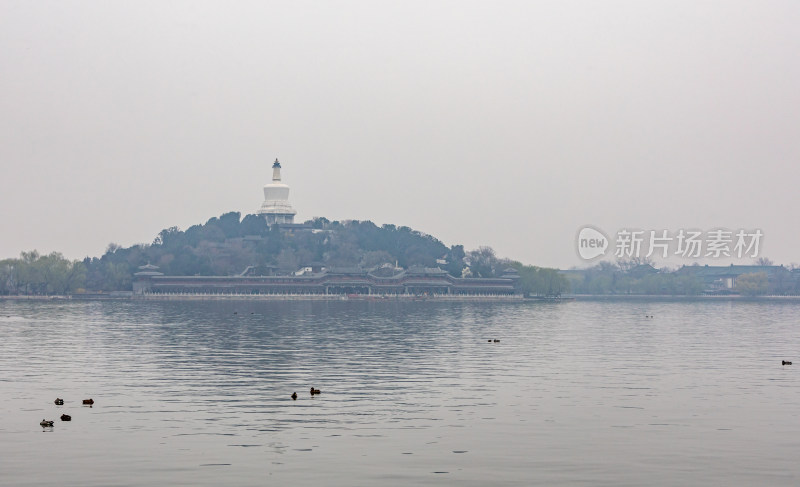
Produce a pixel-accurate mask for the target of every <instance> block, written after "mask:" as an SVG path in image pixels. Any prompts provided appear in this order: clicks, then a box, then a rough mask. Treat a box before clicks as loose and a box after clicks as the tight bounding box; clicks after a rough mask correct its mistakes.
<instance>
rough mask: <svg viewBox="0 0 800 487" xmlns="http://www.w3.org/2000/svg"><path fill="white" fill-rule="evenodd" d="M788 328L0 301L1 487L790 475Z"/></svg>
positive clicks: (635, 308)
mask: <svg viewBox="0 0 800 487" xmlns="http://www.w3.org/2000/svg"><path fill="white" fill-rule="evenodd" d="M645 315H653V318H646V317H645ZM799 320H800V303H796V302H787V303H781V302H729V301H722V302H717V301H713V302H709V301H697V302H625V301H620V302H583V301H576V302H565V303H558V304H537V303H505V304H501V303H441V302H431V301H427V302H399V303H398V302H354V301H348V302H285V303H282V302H255V303H253V302H247V303H234V302H191V303H180V302H125V301H119V302H22V301H0V485H14V486H26V485H37V486H38V485H56V484H57V485H59V486H82V487H85V486H139V485H191V486H195V485H209V486H211V485H215V486H216V485H242V486H244V485H273V484H277V483H279V482H283V483H290V484H291V485H297V486H303V485H312V484H313V485H341V486H354V485H364V486H375V485H381V486H383V485H398V486H399V485H454V486H455V485H458V486H464V485H475V486H486V485H514V486H517V485H519V486H522V485H543V486H578V485H580V486H589V485H591V486H605V485H607V486H625V485H630V486H641V485H664V486H675V485H693V486H699V485H709V486H711V485H714V486H718V485H725V486H726V487H731V486H752V485H770V486H779V485H786V486H790V485H791V486H795V485H800V462H799V461H798V457H799V455H800V360H798V359H800V323H799ZM495 338H496V339H499V340H500V342H499V343H488V342H487V340H489V339H495ZM781 360H795V365H793V366H782V365H781ZM312 386H313V387H316V388H319V389H321V390H322V393H321V394H320V395H318V396H314V397H312V396H311V395H310V393H309V389H310V388H311V387H312ZM294 391H297V394H298V396H299V397H298V399H297V400H296V401H294V400H292V399H291V397H290V395H291V393H292V392H294ZM56 397H61V398H64V401H65V404H64V405H63V406H56V405H55V404H54V403H53V400H54V399H55V398H56ZM89 397H91V398H93V399H94V400H95V404H94V406H93V407H91V408H90V407H88V406H82V405H81V400H82V399H85V398H89ZM62 413H67V414H70V415H72V418H73V420H72V421H71V422H61V421H60V420H59V419H58V418H59V416H60V415H61V414H62ZM43 418H46V419H51V420H55V426H54V427H53V428H45V429H43V428H42V427H40V426H39V422H40V421H41V420H42V419H43Z"/></svg>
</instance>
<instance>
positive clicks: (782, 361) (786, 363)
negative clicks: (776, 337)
mask: <svg viewBox="0 0 800 487" xmlns="http://www.w3.org/2000/svg"><path fill="white" fill-rule="evenodd" d="M781 365H792V363H791V362H789V361H788V360H781Z"/></svg>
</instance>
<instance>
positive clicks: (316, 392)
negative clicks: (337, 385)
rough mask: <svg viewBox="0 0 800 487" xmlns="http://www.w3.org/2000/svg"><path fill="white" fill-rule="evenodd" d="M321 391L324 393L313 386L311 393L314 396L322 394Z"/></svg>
mask: <svg viewBox="0 0 800 487" xmlns="http://www.w3.org/2000/svg"><path fill="white" fill-rule="evenodd" d="M320 393H322V391H320V390H319V389H314V388H313V387H312V388H311V395H312V396H313V395H314V394H320Z"/></svg>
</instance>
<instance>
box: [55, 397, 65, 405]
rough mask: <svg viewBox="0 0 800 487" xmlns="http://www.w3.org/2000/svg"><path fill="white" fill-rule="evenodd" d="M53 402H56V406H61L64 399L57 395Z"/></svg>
mask: <svg viewBox="0 0 800 487" xmlns="http://www.w3.org/2000/svg"><path fill="white" fill-rule="evenodd" d="M53 402H54V403H56V406H63V405H64V400H63V399H61V398H60V397H57V398H56V400H55V401H53Z"/></svg>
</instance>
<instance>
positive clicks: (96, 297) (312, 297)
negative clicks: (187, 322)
mask: <svg viewBox="0 0 800 487" xmlns="http://www.w3.org/2000/svg"><path fill="white" fill-rule="evenodd" d="M0 300H3V301H372V302H390V301H403V302H413V301H438V302H523V301H535V300H537V299H535V298H534V299H526V298H524V297H522V295H521V294H514V295H463V294H462V295H459V294H452V295H433V296H415V295H409V294H397V295H376V294H357V295H345V294H144V295H140V294H133V293H128V294H116V295H112V294H75V295H67V296H63V295H62V296H0ZM541 301H558V299H541Z"/></svg>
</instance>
